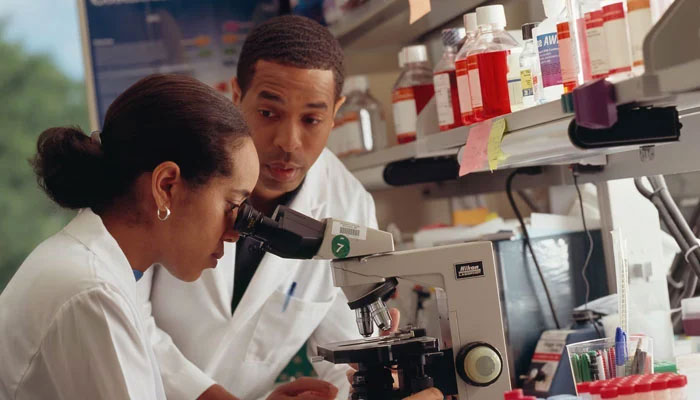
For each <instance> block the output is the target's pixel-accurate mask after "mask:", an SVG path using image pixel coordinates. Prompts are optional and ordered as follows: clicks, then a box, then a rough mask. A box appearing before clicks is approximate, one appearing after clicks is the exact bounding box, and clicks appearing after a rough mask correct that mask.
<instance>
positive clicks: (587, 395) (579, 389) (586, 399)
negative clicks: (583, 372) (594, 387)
mask: <svg viewBox="0 0 700 400" xmlns="http://www.w3.org/2000/svg"><path fill="white" fill-rule="evenodd" d="M576 394H578V396H579V397H581V398H583V400H590V399H591V382H581V383H579V384H577V385H576Z"/></svg>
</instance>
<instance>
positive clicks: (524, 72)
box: [520, 22, 542, 107]
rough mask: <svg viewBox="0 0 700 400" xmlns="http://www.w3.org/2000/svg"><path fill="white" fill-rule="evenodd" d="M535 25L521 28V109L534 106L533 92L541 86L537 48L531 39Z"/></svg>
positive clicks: (526, 25) (531, 24)
mask: <svg viewBox="0 0 700 400" xmlns="http://www.w3.org/2000/svg"><path fill="white" fill-rule="evenodd" d="M537 25H538V24H537V23H536V22H533V23H529V24H525V25H523V26H522V28H521V29H522V33H523V40H524V41H525V44H524V46H523V52H522V53H521V54H520V87H521V88H522V92H523V107H532V106H534V105H535V92H538V93H539V91H540V90H542V89H541V86H542V78H541V77H540V63H539V60H538V59H537V47H536V45H535V39H534V38H533V37H532V30H533V29H534V28H535V27H537Z"/></svg>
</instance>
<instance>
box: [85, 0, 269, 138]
mask: <svg viewBox="0 0 700 400" xmlns="http://www.w3.org/2000/svg"><path fill="white" fill-rule="evenodd" d="M78 2H79V9H80V22H81V35H82V45H83V55H84V57H83V58H84V63H85V76H86V80H87V87H88V91H89V93H88V100H89V103H90V120H91V125H92V128H93V129H98V128H100V127H101V125H102V121H103V120H104V116H105V113H106V111H107V108H108V107H109V105H110V104H111V103H112V101H114V99H115V98H116V97H117V96H118V95H119V94H120V93H122V92H123V91H124V90H125V89H126V88H127V87H129V86H130V85H131V84H133V83H134V82H136V81H138V80H139V79H141V78H143V77H145V76H147V75H150V74H154V73H174V74H185V75H189V76H192V77H195V78H197V79H199V80H201V81H202V82H204V83H206V84H208V85H211V86H212V87H214V88H216V89H217V90H219V91H221V92H222V93H224V94H225V95H227V96H230V95H231V83H230V81H231V78H233V77H234V76H235V74H236V66H237V61H238V55H239V54H240V51H241V47H242V45H243V41H244V40H245V37H246V35H247V34H248V32H250V30H251V29H252V27H253V26H255V25H256V24H258V23H260V22H262V21H264V20H266V19H268V18H271V17H273V16H275V15H277V14H278V13H279V1H278V0H257V1H256V0H197V1H192V0H78Z"/></svg>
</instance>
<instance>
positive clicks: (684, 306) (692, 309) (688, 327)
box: [681, 297, 700, 336]
mask: <svg viewBox="0 0 700 400" xmlns="http://www.w3.org/2000/svg"><path fill="white" fill-rule="evenodd" d="M681 315H682V318H683V331H684V332H685V334H686V335H688V336H700V297H693V298H690V299H683V300H681Z"/></svg>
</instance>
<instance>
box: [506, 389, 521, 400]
mask: <svg viewBox="0 0 700 400" xmlns="http://www.w3.org/2000/svg"><path fill="white" fill-rule="evenodd" d="M523 396H525V395H524V394H523V390H522V389H513V390H511V391H509V392H505V393H503V400H520V399H522V398H523Z"/></svg>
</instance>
